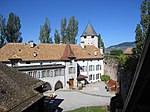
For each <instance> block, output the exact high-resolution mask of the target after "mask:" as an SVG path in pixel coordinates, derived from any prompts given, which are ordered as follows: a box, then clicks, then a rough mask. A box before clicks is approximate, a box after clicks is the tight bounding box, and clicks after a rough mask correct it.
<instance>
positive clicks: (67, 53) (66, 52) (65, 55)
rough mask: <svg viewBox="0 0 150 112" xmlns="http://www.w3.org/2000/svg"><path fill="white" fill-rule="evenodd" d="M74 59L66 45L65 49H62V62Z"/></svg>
mask: <svg viewBox="0 0 150 112" xmlns="http://www.w3.org/2000/svg"><path fill="white" fill-rule="evenodd" d="M74 58H76V57H75V55H74V53H73V51H72V49H71V46H70V44H69V43H67V44H66V46H65V49H64V53H63V56H62V57H61V59H62V60H70V59H74Z"/></svg>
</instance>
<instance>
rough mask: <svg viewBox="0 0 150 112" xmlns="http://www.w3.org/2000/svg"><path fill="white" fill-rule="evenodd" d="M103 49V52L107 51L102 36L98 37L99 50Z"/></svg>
mask: <svg viewBox="0 0 150 112" xmlns="http://www.w3.org/2000/svg"><path fill="white" fill-rule="evenodd" d="M100 47H102V48H103V50H104V51H105V45H104V42H103V40H102V38H101V34H99V35H98V48H100Z"/></svg>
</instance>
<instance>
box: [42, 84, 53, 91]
mask: <svg viewBox="0 0 150 112" xmlns="http://www.w3.org/2000/svg"><path fill="white" fill-rule="evenodd" d="M42 88H43V91H47V90H52V86H51V84H50V83H48V82H46V83H45V84H44V85H43V86H42Z"/></svg>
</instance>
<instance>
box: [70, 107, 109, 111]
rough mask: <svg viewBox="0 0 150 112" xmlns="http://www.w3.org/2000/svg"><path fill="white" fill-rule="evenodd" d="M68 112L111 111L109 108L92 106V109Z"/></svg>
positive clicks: (85, 108)
mask: <svg viewBox="0 0 150 112" xmlns="http://www.w3.org/2000/svg"><path fill="white" fill-rule="evenodd" d="M67 112H109V111H108V110H107V106H91V107H81V108H78V109H75V110H70V111H67Z"/></svg>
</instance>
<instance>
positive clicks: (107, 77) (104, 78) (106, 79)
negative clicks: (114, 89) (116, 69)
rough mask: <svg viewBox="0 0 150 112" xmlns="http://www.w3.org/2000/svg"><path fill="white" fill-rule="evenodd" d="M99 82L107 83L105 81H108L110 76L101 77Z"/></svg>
mask: <svg viewBox="0 0 150 112" xmlns="http://www.w3.org/2000/svg"><path fill="white" fill-rule="evenodd" d="M101 80H102V81H104V82H107V81H109V80H110V76H109V75H102V76H101Z"/></svg>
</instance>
